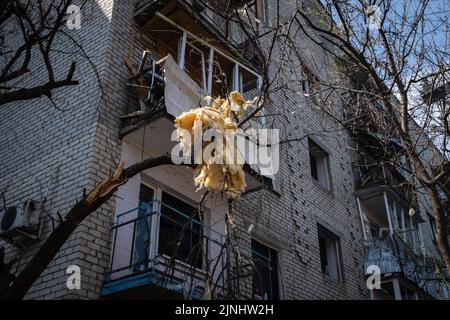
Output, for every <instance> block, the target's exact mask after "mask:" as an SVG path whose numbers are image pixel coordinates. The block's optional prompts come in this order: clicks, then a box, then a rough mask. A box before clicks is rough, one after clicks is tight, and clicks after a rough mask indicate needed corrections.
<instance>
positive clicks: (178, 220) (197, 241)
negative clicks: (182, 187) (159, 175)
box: [158, 192, 202, 268]
mask: <svg viewBox="0 0 450 320" xmlns="http://www.w3.org/2000/svg"><path fill="white" fill-rule="evenodd" d="M161 200H162V201H161V219H160V227H159V246H158V253H159V254H164V255H167V256H169V257H174V258H175V259H177V260H179V261H183V262H186V263H188V264H190V265H192V266H195V267H197V268H202V228H201V225H200V223H199V220H200V219H199V213H198V212H197V209H196V208H194V207H193V206H191V205H189V204H187V203H186V202H184V201H182V200H180V199H178V198H176V197H174V196H172V195H170V194H168V193H166V192H163V194H162V199H161Z"/></svg>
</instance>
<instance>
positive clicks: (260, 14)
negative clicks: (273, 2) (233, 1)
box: [238, 0, 266, 24]
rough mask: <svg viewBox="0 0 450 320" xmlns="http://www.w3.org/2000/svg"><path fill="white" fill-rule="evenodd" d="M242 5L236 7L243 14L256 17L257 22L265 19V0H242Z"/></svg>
mask: <svg viewBox="0 0 450 320" xmlns="http://www.w3.org/2000/svg"><path fill="white" fill-rule="evenodd" d="M241 2H242V7H241V8H240V9H238V11H239V12H241V14H243V15H250V16H251V17H254V18H256V19H257V23H258V24H260V23H261V22H265V21H266V2H265V0H244V1H241Z"/></svg>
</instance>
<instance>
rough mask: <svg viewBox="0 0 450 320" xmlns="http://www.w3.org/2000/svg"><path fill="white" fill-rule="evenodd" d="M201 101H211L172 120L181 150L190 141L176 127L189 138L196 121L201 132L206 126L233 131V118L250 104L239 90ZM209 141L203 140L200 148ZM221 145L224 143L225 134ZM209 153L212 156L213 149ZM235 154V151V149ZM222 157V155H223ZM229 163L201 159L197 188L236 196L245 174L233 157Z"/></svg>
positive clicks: (188, 148) (239, 192) (238, 193)
mask: <svg viewBox="0 0 450 320" xmlns="http://www.w3.org/2000/svg"><path fill="white" fill-rule="evenodd" d="M205 100H206V101H211V102H209V104H207V105H206V106H205V107H203V108H196V109H192V110H190V111H188V112H184V113H182V114H181V115H180V116H178V117H177V118H176V119H175V127H176V128H177V129H178V130H179V136H180V140H182V141H181V142H182V148H183V151H184V152H188V151H189V150H190V149H191V146H192V143H193V141H187V139H186V137H183V135H182V131H180V129H185V130H188V131H189V132H190V134H191V138H193V137H194V130H195V129H196V128H198V126H200V124H201V127H202V131H203V132H205V131H206V130H208V129H217V130H218V131H221V132H225V130H231V132H232V133H233V134H235V133H236V131H237V123H236V121H235V119H236V117H237V118H240V117H242V116H244V115H245V112H246V110H247V108H248V107H249V106H250V105H251V103H250V102H247V101H245V99H244V98H243V97H242V96H241V95H240V94H239V92H232V93H231V94H230V95H229V98H228V99H222V98H220V97H219V98H217V99H215V100H214V101H213V100H212V99H211V98H210V97H208V98H207V99H205ZM228 132H230V131H228ZM210 143H211V142H204V143H203V150H204V148H205V147H206V146H208V145H209V144H210ZM223 144H224V146H226V140H225V137H224V142H223ZM223 153H225V152H223ZM202 154H203V153H202ZM213 154H214V155H216V152H214V153H213ZM236 154H237V152H235V155H236ZM224 157H226V154H225V155H224ZM213 160H214V159H213ZM233 162H235V163H231V164H216V163H214V161H209V163H205V162H204V160H203V163H202V164H201V165H199V166H198V167H197V168H196V170H195V175H196V176H195V179H194V182H195V185H196V186H197V187H198V188H199V189H201V188H206V189H208V190H212V191H219V192H221V191H224V192H225V193H226V194H227V196H228V197H229V198H239V196H240V195H241V193H242V192H243V191H244V190H245V187H246V184H245V173H244V170H243V169H242V165H241V164H238V163H237V157H236V156H235V159H234V161H233Z"/></svg>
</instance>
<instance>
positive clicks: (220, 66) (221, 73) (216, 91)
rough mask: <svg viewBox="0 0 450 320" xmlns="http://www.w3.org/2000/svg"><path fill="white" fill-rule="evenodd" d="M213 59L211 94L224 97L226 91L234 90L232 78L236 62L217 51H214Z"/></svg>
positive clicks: (226, 94) (226, 93)
mask: <svg viewBox="0 0 450 320" xmlns="http://www.w3.org/2000/svg"><path fill="white" fill-rule="evenodd" d="M213 61H214V62H213V63H214V64H213V72H212V85H211V95H212V96H213V97H218V96H220V97H226V96H228V93H230V92H232V91H235V90H234V88H235V84H234V81H233V80H234V70H235V68H236V64H235V63H234V62H233V61H231V60H229V59H227V58H226V57H224V56H223V55H221V54H220V53H217V52H214V60H213Z"/></svg>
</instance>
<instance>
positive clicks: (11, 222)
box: [0, 199, 43, 239]
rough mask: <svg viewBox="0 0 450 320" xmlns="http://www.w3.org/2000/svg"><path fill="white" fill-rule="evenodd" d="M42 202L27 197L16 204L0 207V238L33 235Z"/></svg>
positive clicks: (36, 228) (35, 230) (36, 230)
mask: <svg viewBox="0 0 450 320" xmlns="http://www.w3.org/2000/svg"><path fill="white" fill-rule="evenodd" d="M42 206H43V202H42V201H35V200H32V199H28V200H27V201H25V202H20V203H18V204H17V205H16V206H12V207H8V208H6V210H5V209H4V208H1V209H0V238H5V239H14V238H16V237H18V236H28V237H35V236H36V234H37V232H38V227H39V220H40V216H41V211H42Z"/></svg>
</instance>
